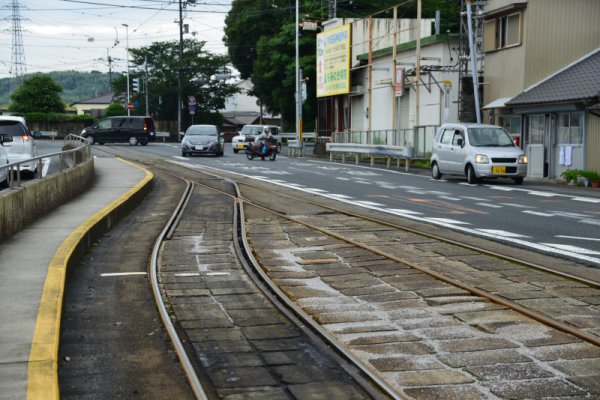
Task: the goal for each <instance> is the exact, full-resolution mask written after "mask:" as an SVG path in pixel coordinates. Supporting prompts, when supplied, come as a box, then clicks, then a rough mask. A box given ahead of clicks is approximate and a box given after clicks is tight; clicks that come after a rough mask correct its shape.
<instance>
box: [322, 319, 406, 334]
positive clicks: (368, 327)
mask: <svg viewBox="0 0 600 400" xmlns="http://www.w3.org/2000/svg"><path fill="white" fill-rule="evenodd" d="M373 322H374V323H370V324H354V323H352V324H329V325H323V327H324V328H325V329H327V330H328V331H330V332H333V333H336V334H338V335H349V334H354V333H368V332H390V331H397V330H398V327H396V326H393V325H387V324H386V323H385V322H383V321H373Z"/></svg>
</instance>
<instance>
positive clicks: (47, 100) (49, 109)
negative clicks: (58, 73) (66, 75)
mask: <svg viewBox="0 0 600 400" xmlns="http://www.w3.org/2000/svg"><path fill="white" fill-rule="evenodd" d="M62 90H63V89H62V87H61V86H60V85H59V84H57V83H56V82H54V80H52V78H50V76H48V75H44V74H39V75H33V76H32V77H30V78H28V79H27V80H25V82H23V84H22V85H21V86H19V88H18V89H17V90H15V92H14V93H13V94H12V95H11V96H10V97H11V98H12V103H11V104H10V106H9V110H10V111H12V112H14V113H15V114H18V115H22V116H24V117H27V116H28V115H35V118H34V119H36V120H40V119H43V114H46V115H48V116H49V117H50V116H51V117H50V118H49V119H52V120H54V119H55V118H56V114H58V113H63V112H64V111H65V103H63V101H62V100H61V98H60V93H61V92H62ZM40 117H42V118H40Z"/></svg>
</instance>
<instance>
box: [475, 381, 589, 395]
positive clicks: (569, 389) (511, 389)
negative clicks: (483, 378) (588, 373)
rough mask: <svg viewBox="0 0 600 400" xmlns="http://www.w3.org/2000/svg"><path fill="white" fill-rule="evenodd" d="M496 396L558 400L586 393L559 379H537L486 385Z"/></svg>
mask: <svg viewBox="0 0 600 400" xmlns="http://www.w3.org/2000/svg"><path fill="white" fill-rule="evenodd" d="M485 386H487V387H488V388H489V389H490V391H491V392H492V393H494V394H495V395H496V396H499V397H501V398H505V399H536V398H543V397H548V398H557V397H561V396H564V397H567V396H583V395H585V394H586V392H585V391H583V390H581V389H580V388H579V387H577V386H575V385H573V384H571V383H568V382H566V381H563V380H559V379H537V380H526V381H513V382H511V383H510V384H506V383H505V382H501V383H489V384H485Z"/></svg>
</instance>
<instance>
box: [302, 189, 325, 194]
mask: <svg viewBox="0 0 600 400" xmlns="http://www.w3.org/2000/svg"><path fill="white" fill-rule="evenodd" d="M304 190H308V191H309V192H316V193H327V190H323V189H317V188H306V189H304Z"/></svg>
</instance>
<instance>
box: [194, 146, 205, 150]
mask: <svg viewBox="0 0 600 400" xmlns="http://www.w3.org/2000/svg"><path fill="white" fill-rule="evenodd" d="M196 150H204V146H196Z"/></svg>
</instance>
